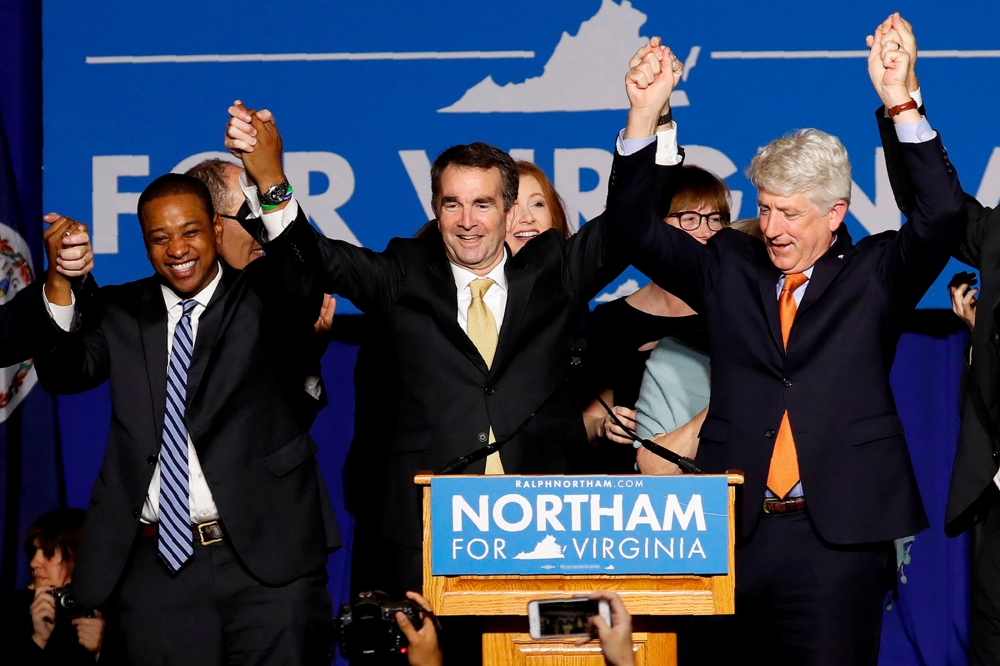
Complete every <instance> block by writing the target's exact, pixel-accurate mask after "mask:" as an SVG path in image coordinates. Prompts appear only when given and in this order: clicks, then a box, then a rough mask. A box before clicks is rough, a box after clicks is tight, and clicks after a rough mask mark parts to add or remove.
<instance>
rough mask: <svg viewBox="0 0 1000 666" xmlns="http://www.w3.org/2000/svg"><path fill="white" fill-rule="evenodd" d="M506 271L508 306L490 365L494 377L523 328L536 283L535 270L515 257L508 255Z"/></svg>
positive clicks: (499, 323) (491, 375)
mask: <svg viewBox="0 0 1000 666" xmlns="http://www.w3.org/2000/svg"><path fill="white" fill-rule="evenodd" d="M504 273H505V274H506V276H507V307H506V310H505V312H504V315H503V322H502V323H501V322H497V324H498V325H500V339H499V340H498V341H497V353H496V355H495V356H494V357H493V365H492V366H490V373H489V375H490V377H493V376H494V375H495V374H496V373H497V371H498V370H499V368H501V367H503V362H504V361H505V360H506V358H507V355H508V354H510V351H511V349H512V348H513V346H514V339H515V338H516V337H517V332H518V330H520V328H521V319H522V318H523V317H524V311H525V309H526V308H527V307H528V301H529V300H530V299H531V290H532V287H534V285H535V272H534V271H530V270H528V265H527V264H526V263H525V264H521V263H519V262H517V261H516V260H515V259H514V258H513V257H509V256H508V257H507V265H506V266H505V269H504Z"/></svg>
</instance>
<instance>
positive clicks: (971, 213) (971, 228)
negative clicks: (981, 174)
mask: <svg viewBox="0 0 1000 666" xmlns="http://www.w3.org/2000/svg"><path fill="white" fill-rule="evenodd" d="M887 24H888V25H887ZM890 27H896V28H897V32H898V34H899V35H900V38H901V41H900V44H901V46H902V50H903V51H905V52H906V53H907V55H909V56H910V59H911V62H912V63H913V65H912V66H911V67H910V71H911V75H910V76H908V78H907V82H906V88H907V90H908V91H909V93H910V95H911V96H912V97H913V98H914V99H916V100H917V101H918V104H920V108H919V111H920V112H921V115H923V113H924V105H923V104H922V101H923V100H922V98H921V94H920V86H919V83H918V81H917V75H916V58H917V42H916V38H915V37H914V35H913V29H912V26H911V25H910V24H909V23H908V22H907V21H906V20H905V19H903V18H902V17H901V16H900V15H899V14H898V13H897V14H894V15H892V16H890V17H889V18H888V19H886V23H883V30H887V29H888V28H890ZM875 118H876V120H877V121H878V129H879V136H880V138H881V139H882V148H883V149H884V153H885V165H886V168H887V170H888V173H889V184H890V185H891V186H892V193H893V196H894V197H895V198H896V206H897V207H898V208H899V210H900V212H902V213H903V215H905V216H906V217H907V218H909V217H910V216H911V215H912V214H913V210H914V209H915V208H916V205H917V204H916V193H915V188H914V185H913V179H912V178H911V177H910V173H909V171H908V169H907V168H906V165H905V163H904V162H903V155H902V152H903V149H902V146H901V144H900V141H899V136H898V134H897V132H896V124H895V123H894V122H893V119H892V118H890V117H889V116H888V115H887V114H886V107H885V106H881V107H879V108H878V110H877V111H876V112H875ZM991 224H994V225H996V224H1000V213H997V212H996V211H995V209H993V208H989V207H987V206H983V205H982V204H981V203H979V201H978V200H976V198H975V197H974V196H972V195H971V194H968V193H967V194H966V195H965V223H964V229H963V230H962V231H961V232H960V233H959V240H958V246H957V247H956V248H955V251H954V253H953V256H954V257H955V258H956V259H958V260H959V261H962V262H965V263H966V264H969V265H970V266H974V267H976V268H978V267H979V252H980V249H981V247H982V239H983V233H984V231H985V230H986V229H987V228H988V227H989V226H990V225H991Z"/></svg>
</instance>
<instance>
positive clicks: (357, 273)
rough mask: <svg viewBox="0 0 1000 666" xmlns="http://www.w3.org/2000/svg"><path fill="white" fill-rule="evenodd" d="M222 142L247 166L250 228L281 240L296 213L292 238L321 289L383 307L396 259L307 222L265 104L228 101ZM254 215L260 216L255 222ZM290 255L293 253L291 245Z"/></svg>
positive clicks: (365, 307) (364, 306)
mask: <svg viewBox="0 0 1000 666" xmlns="http://www.w3.org/2000/svg"><path fill="white" fill-rule="evenodd" d="M226 148H228V149H229V151H230V152H232V153H233V154H234V155H236V156H237V157H239V158H240V159H241V160H242V161H243V165H244V167H245V168H246V178H245V180H241V182H242V183H243V184H244V194H245V195H246V199H247V207H248V211H247V212H248V215H249V218H250V220H249V221H248V222H247V226H248V227H249V229H248V230H250V231H251V234H252V235H254V236H255V237H257V238H258V239H260V240H261V241H262V243H268V242H272V243H273V242H279V241H280V240H281V236H283V235H284V234H285V233H286V229H288V227H290V226H292V225H293V222H295V220H296V219H297V218H298V219H299V220H300V223H299V224H298V225H297V228H296V229H294V231H293V234H294V236H295V238H294V243H295V244H297V245H298V247H299V251H300V254H301V255H302V259H303V260H304V261H305V262H306V263H307V264H308V271H312V272H314V273H315V274H316V275H317V276H318V281H319V282H318V286H319V289H320V290H321V291H322V292H326V293H334V294H338V295H341V296H344V297H346V298H348V299H349V300H351V301H352V302H353V303H354V304H355V305H356V306H357V307H358V308H359V309H361V310H362V311H365V312H372V311H374V312H384V311H385V309H386V308H387V307H388V303H389V302H391V298H392V295H393V294H394V293H395V291H396V289H397V287H398V285H399V283H400V281H401V279H402V272H401V270H400V268H399V266H398V264H397V263H396V262H395V261H393V260H392V259H390V258H388V257H385V256H383V255H381V254H379V253H376V252H372V251H371V250H367V249H364V248H360V247H357V246H354V245H351V244H350V243H346V242H344V241H337V240H332V239H329V238H326V237H325V236H323V235H322V234H320V233H318V232H317V231H316V230H315V229H313V227H312V225H310V224H309V223H308V218H307V217H306V215H305V213H304V212H302V211H301V209H300V207H299V205H298V202H297V201H296V199H295V195H294V192H293V190H292V188H291V187H290V186H289V185H288V181H287V179H286V178H285V174H284V169H283V167H282V162H281V157H282V142H281V135H280V133H279V132H278V128H277V124H276V123H275V120H274V115H273V114H272V113H271V112H270V111H268V110H266V109H265V110H262V111H253V110H248V109H246V108H245V107H244V106H243V104H242V103H241V102H240V101H238V100H237V101H236V102H234V103H233V105H232V106H231V107H229V121H228V123H227V126H226ZM261 193H264V194H263V195H262V194H261ZM278 195H280V197H279V196H278ZM279 198H280V199H281V201H280V203H279V202H278V199H279ZM265 207H266V209H265ZM241 212H242V211H241ZM257 219H259V220H260V222H259V223H254V220H257ZM290 231H292V230H290ZM290 240H292V239H290ZM288 256H289V257H296V255H295V250H294V248H293V250H292V254H290V255H288ZM317 313H318V311H317ZM314 318H315V317H314Z"/></svg>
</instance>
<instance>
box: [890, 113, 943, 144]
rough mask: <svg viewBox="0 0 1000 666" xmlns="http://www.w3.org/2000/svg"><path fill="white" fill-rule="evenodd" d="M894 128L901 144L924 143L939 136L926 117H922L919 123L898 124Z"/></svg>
mask: <svg viewBox="0 0 1000 666" xmlns="http://www.w3.org/2000/svg"><path fill="white" fill-rule="evenodd" d="M894 127H895V128H896V137H897V138H898V139H899V142H900V143H924V142H925V141H930V140H931V139H933V138H934V137H936V136H937V132H935V131H934V130H933V129H932V128H931V124H930V123H929V122H927V118H925V117H924V116H921V117H920V122H918V123H898V124H896V125H894Z"/></svg>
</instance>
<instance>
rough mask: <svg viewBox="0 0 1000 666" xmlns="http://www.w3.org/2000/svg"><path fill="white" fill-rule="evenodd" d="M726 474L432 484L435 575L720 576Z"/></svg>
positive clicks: (725, 543)
mask: <svg viewBox="0 0 1000 666" xmlns="http://www.w3.org/2000/svg"><path fill="white" fill-rule="evenodd" d="M728 507H729V489H728V479H727V478H726V477H725V476H703V477H697V476H684V477H662V476H573V477H565V476H495V477H492V476H488V477H470V476H466V477H461V476H458V477H437V478H434V479H432V481H431V538H432V539H433V543H432V547H433V550H432V554H431V571H432V573H433V574H434V575H435V576H450V575H506V574H522V575H524V574H559V575H568V576H573V575H577V576H579V575H595V574H725V573H727V572H728V571H729V555H728V553H729V513H728V511H729V509H728Z"/></svg>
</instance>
